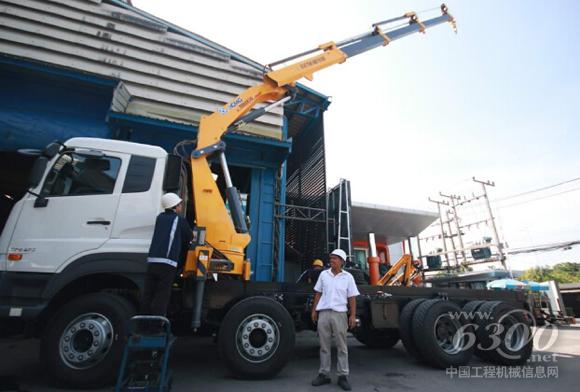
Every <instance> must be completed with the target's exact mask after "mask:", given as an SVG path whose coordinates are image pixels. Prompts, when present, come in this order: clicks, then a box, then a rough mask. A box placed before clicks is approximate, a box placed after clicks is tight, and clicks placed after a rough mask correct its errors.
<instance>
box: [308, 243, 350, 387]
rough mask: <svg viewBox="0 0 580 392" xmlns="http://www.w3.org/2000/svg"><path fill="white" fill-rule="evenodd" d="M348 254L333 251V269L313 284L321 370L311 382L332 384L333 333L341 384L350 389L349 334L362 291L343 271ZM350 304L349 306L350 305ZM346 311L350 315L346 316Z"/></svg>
mask: <svg viewBox="0 0 580 392" xmlns="http://www.w3.org/2000/svg"><path fill="white" fill-rule="evenodd" d="M345 262H346V253H345V252H344V251H343V250H342V249H335V250H333V251H332V253H331V254H330V269H328V270H325V271H322V272H321V273H320V276H319V277H318V281H317V282H316V285H315V286H314V291H315V294H314V302H313V304H312V312H311V317H312V321H313V322H314V323H318V336H319V337H320V370H319V371H318V377H316V378H315V379H314V380H313V381H312V385H314V386H319V385H324V384H328V383H330V381H331V380H330V362H331V356H330V348H331V344H332V336H333V335H334V338H335V341H336V348H337V353H338V358H337V365H336V373H337V375H338V381H337V383H338V385H339V386H340V387H341V388H342V389H343V390H345V391H350V390H351V387H350V384H349V382H348V374H349V371H348V346H347V344H346V333H347V331H348V329H349V328H354V327H355V325H356V297H357V296H358V295H359V294H360V293H359V291H358V289H357V287H356V284H355V282H354V278H353V277H352V275H351V274H349V273H348V272H346V271H343V270H342V266H343V265H344V263H345ZM347 305H348V308H347ZM347 310H348V311H349V312H350V315H349V316H347Z"/></svg>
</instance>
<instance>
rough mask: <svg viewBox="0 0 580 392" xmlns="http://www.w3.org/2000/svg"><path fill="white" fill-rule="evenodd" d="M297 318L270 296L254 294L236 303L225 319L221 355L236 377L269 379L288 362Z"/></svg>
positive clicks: (220, 339) (220, 347)
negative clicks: (293, 317) (255, 295)
mask: <svg viewBox="0 0 580 392" xmlns="http://www.w3.org/2000/svg"><path fill="white" fill-rule="evenodd" d="M294 335H295V332H294V321H293V320H292V317H290V314H289V313H288V311H287V310H286V309H285V308H284V307H283V306H282V305H281V304H280V303H278V302H276V301H274V300H273V299H270V298H268V297H250V298H246V299H243V300H241V301H240V302H238V303H237V304H235V305H234V306H233V307H232V308H231V309H230V310H229V311H228V313H227V314H226V316H225V317H224V319H223V320H222V322H221V327H220V330H219V336H218V345H219V351H220V355H221V357H222V358H223V359H224V361H225V362H226V364H227V366H228V368H229V369H230V370H231V371H232V373H234V375H235V376H237V377H240V378H249V379H258V378H268V377H272V376H273V375H275V374H277V373H278V372H280V370H282V368H283V367H284V366H285V365H286V363H287V362H288V360H289V359H290V356H291V355H292V351H293V350H294V337H295V336H294Z"/></svg>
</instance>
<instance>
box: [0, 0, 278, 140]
mask: <svg viewBox="0 0 580 392" xmlns="http://www.w3.org/2000/svg"><path fill="white" fill-rule="evenodd" d="M125 7H128V8H125ZM143 14H144V13H143V12H142V11H139V10H137V9H134V8H132V7H130V6H127V5H123V6H119V5H117V4H110V3H106V2H101V1H98V0H94V1H81V0H48V1H39V0H0V53H3V54H6V55H9V56H14V57H18V58H21V59H26V60H31V61H39V62H43V63H48V64H51V65H55V66H59V67H64V68H68V69H73V70H76V71H80V72H85V73H90V74H95V75H100V76H105V77H110V78H114V79H118V80H121V81H122V85H120V86H118V88H117V89H116V91H115V96H114V98H113V102H112V105H111V109H112V110H113V111H118V112H124V113H129V114H135V115H140V116H144V117H150V118H156V119H164V120H169V121H174V122H181V123H186V124H197V122H198V121H199V119H200V116H202V115H205V114H209V113H211V112H213V111H214V110H216V109H217V108H218V107H220V106H222V105H223V104H225V103H226V102H229V101H231V100H232V99H233V98H234V97H235V96H236V95H238V94H239V93H240V92H242V91H243V90H244V89H245V88H247V87H249V86H252V85H255V84H256V83H258V82H259V81H260V80H261V75H262V74H261V72H260V71H258V70H257V69H256V67H255V63H253V64H252V63H250V62H249V61H245V59H244V58H243V56H241V55H238V54H236V53H235V52H231V53H228V52H226V51H223V52H222V51H218V50H216V49H215V48H218V49H219V48H220V46H219V45H217V44H214V43H211V42H209V41H207V40H205V41H204V39H201V37H199V38H200V39H194V38H192V37H190V36H187V35H184V34H179V33H176V32H174V31H175V26H173V25H171V24H168V23H164V22H163V21H161V20H159V19H153V18H147V17H145V16H143ZM200 41H201V42H200ZM203 42H206V43H208V44H204V43H203ZM210 44H211V46H214V47H213V48H212V47H210ZM238 59H239V60H243V61H239V60H238ZM281 125H282V108H278V109H277V110H276V111H274V112H272V113H269V114H266V115H264V116H262V117H261V118H260V119H259V120H258V121H256V122H254V123H251V124H249V125H247V126H246V128H245V129H243V130H244V131H245V132H247V133H250V134H257V135H260V136H268V137H274V138H277V139H280V138H281V137H282V132H281Z"/></svg>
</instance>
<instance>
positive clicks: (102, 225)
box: [0, 138, 168, 273]
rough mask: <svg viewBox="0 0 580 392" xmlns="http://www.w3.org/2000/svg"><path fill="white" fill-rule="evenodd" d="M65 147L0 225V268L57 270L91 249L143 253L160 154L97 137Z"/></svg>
mask: <svg viewBox="0 0 580 392" xmlns="http://www.w3.org/2000/svg"><path fill="white" fill-rule="evenodd" d="M65 146H66V147H65V148H63V149H62V151H61V152H60V153H59V154H57V155H55V156H54V157H53V158H52V159H51V160H50V161H49V162H48V165H47V167H46V170H45V173H44V174H43V176H42V179H41V181H40V183H39V184H38V185H37V186H36V187H34V188H33V189H31V193H27V194H26V195H25V196H24V197H23V198H22V199H21V200H20V201H19V202H18V203H16V205H15V206H14V208H13V210H12V212H11V214H10V217H9V218H8V221H7V222H6V226H5V228H4V231H3V233H2V237H1V240H0V257H1V258H2V260H3V261H4V263H5V265H4V270H6V271H13V272H38V273H58V272H61V271H62V270H63V269H64V268H66V266H67V265H69V264H70V263H71V262H73V261H74V260H75V259H78V258H80V257H83V256H86V255H89V254H92V253H95V252H98V253H104V252H128V253H146V252H147V250H148V247H149V243H150V241H151V236H152V233H153V225H154V223H155V217H156V215H157V214H158V213H159V212H160V210H161V202H160V200H161V196H162V185H163V179H164V169H165V163H166V161H167V156H168V154H167V153H166V152H165V151H164V150H163V149H162V148H160V147H155V146H148V145H142V144H136V143H129V142H124V141H116V140H105V139H91V138H74V139H70V140H69V141H68V142H66V143H65ZM35 194H36V195H39V196H36V195H35Z"/></svg>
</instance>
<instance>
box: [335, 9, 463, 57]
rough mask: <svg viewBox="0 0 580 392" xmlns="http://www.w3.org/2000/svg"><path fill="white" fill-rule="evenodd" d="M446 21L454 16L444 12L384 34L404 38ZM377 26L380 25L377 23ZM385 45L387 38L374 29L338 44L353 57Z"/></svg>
mask: <svg viewBox="0 0 580 392" xmlns="http://www.w3.org/2000/svg"><path fill="white" fill-rule="evenodd" d="M446 22H453V17H452V16H450V15H447V14H444V15H441V16H439V17H437V18H433V19H429V20H426V21H422V22H420V23H419V22H415V23H411V24H409V25H408V26H405V27H401V28H399V29H395V30H391V31H388V32H384V33H383V34H384V35H385V36H386V37H387V38H388V39H389V41H395V40H397V39H399V38H403V37H406V36H408V35H411V34H414V33H418V32H420V31H422V30H423V28H425V29H428V28H430V27H433V26H437V25H440V24H442V23H446ZM377 27H379V26H378V25H377ZM384 45H385V39H384V38H383V36H382V35H380V34H378V33H376V32H375V31H373V32H371V33H367V34H363V35H361V36H358V37H356V38H351V39H349V40H347V41H343V42H339V43H338V44H337V45H336V46H337V47H338V48H339V49H340V50H341V51H342V52H344V54H346V55H347V56H348V57H353V56H356V55H357V54H361V53H364V52H366V51H369V50H371V49H375V48H378V47H379V46H384Z"/></svg>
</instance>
